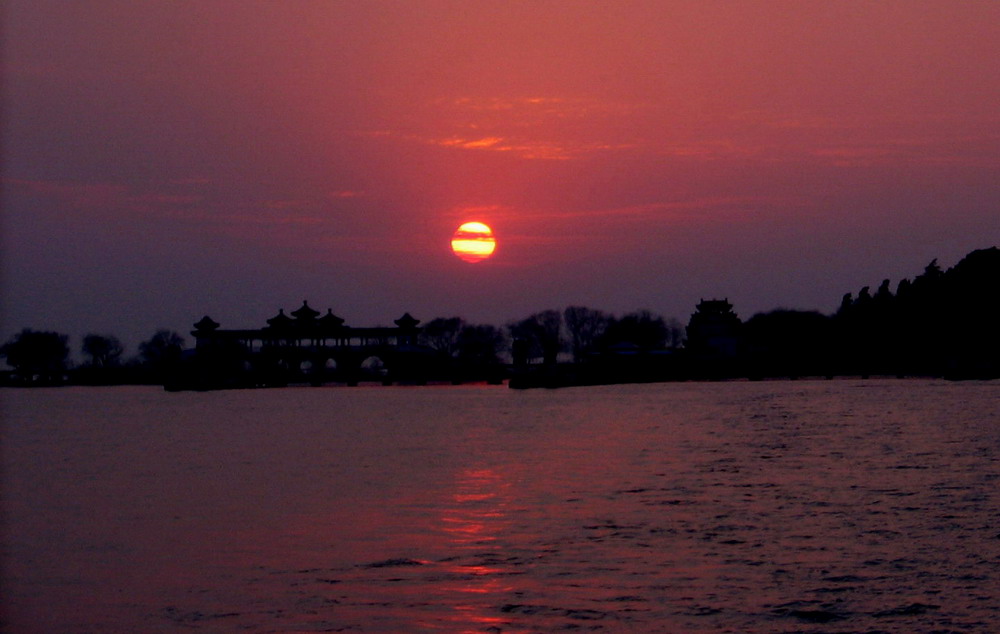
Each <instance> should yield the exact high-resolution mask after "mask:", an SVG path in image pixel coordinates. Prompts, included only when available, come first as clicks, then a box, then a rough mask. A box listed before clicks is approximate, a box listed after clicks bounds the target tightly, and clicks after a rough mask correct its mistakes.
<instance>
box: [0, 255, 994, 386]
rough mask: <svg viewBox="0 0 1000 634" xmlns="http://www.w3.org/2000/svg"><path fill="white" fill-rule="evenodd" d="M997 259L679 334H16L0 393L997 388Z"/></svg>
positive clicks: (639, 319)
mask: <svg viewBox="0 0 1000 634" xmlns="http://www.w3.org/2000/svg"><path fill="white" fill-rule="evenodd" d="M998 282H1000V249H997V248H996V247H992V248H989V249H981V250H977V251H973V252H972V253H970V254H968V255H967V256H966V257H964V258H963V259H962V260H961V261H960V262H959V263H958V264H956V265H955V266H954V267H952V268H950V269H948V270H942V269H941V268H940V267H939V266H938V264H937V261H936V260H935V261H932V262H931V263H930V264H928V265H927V267H925V269H924V271H923V272H922V273H921V274H920V275H918V276H916V277H915V278H914V279H913V280H909V279H904V280H901V281H900V282H899V283H898V284H897V286H896V289H895V291H893V290H892V288H891V283H890V281H889V280H884V281H883V282H882V283H881V285H879V287H878V288H877V289H876V290H875V291H874V292H872V291H871V289H870V288H869V287H864V288H862V289H860V291H858V292H857V294H854V293H847V294H845V295H844V297H843V299H842V301H841V304H840V308H839V309H838V310H837V312H836V313H834V314H832V315H824V314H822V313H819V312H816V311H801V310H785V309H777V310H773V311H771V312H767V313H759V314H757V315H754V316H752V317H750V318H749V319H748V320H746V321H742V320H741V319H740V318H739V316H738V315H737V313H736V312H735V311H734V307H733V306H732V305H731V304H730V303H729V301H728V300H726V299H709V300H704V299H703V300H702V301H701V302H699V304H698V305H697V306H696V307H695V311H694V313H693V314H692V315H691V317H690V319H689V321H688V324H687V326H686V327H684V326H682V325H681V324H680V322H678V321H677V320H676V319H665V318H663V317H661V316H659V315H656V314H653V313H650V312H649V311H636V312H633V313H628V314H626V315H622V316H620V317H616V316H613V315H610V314H607V313H605V312H603V311H601V310H597V309H591V308H587V307H583V306H571V307H569V308H567V309H565V310H564V311H556V310H546V311H542V312H539V313H535V314H533V315H530V316H528V317H526V318H525V319H522V320H519V321H515V322H511V323H509V324H507V325H506V326H505V327H503V328H498V327H496V326H492V325H488V324H469V323H466V322H465V321H464V320H463V319H461V318H459V317H449V318H436V319H433V320H431V321H429V322H427V323H426V324H424V325H423V326H421V325H420V321H419V320H417V319H414V318H413V317H412V316H410V315H409V314H405V315H403V316H402V317H400V318H399V319H397V320H396V321H395V326H394V327H387V328H386V327H377V328H370V327H352V326H347V325H346V324H345V323H344V320H343V319H341V318H340V317H337V316H336V315H334V314H333V312H332V311H330V310H328V311H327V313H326V314H325V315H324V314H321V313H320V312H319V311H316V310H314V309H313V308H311V307H310V306H309V305H308V303H306V302H303V304H302V306H301V307H300V308H298V309H297V310H295V311H293V312H291V313H290V314H289V315H286V314H285V312H284V311H283V310H282V311H279V313H278V314H277V315H275V316H274V317H272V318H271V319H268V320H267V325H266V326H263V327H261V328H258V329H242V330H227V329H223V328H221V326H220V324H218V323H216V322H215V321H214V320H212V319H211V318H210V317H208V316H205V317H203V318H202V319H201V320H200V321H198V322H197V323H196V324H195V325H194V328H195V329H194V330H193V331H192V332H191V335H192V336H193V337H194V339H195V345H194V347H193V348H187V349H185V347H184V346H185V341H184V338H183V337H182V336H181V335H179V334H178V333H174V332H171V331H168V330H160V331H157V332H156V333H155V334H154V335H153V336H152V337H151V338H150V339H149V340H148V341H145V342H143V343H142V344H141V345H140V347H139V354H138V356H136V357H134V358H132V359H129V360H127V361H124V362H123V361H122V355H123V347H122V345H121V344H120V343H119V342H118V340H117V339H116V338H115V337H113V336H110V335H96V334H91V335H88V336H87V337H85V338H84V340H83V345H82V348H81V351H82V353H83V354H84V356H85V357H86V359H87V361H86V362H85V363H84V364H81V365H79V366H77V367H71V364H70V363H69V362H68V359H69V351H70V350H69V345H68V337H67V336H66V335H61V334H59V333H54V332H38V331H33V330H30V329H25V330H24V331H22V332H21V333H19V334H18V335H16V336H15V337H13V338H12V339H11V340H10V341H8V342H7V343H6V344H4V345H3V346H2V347H0V356H3V357H4V358H5V359H6V361H7V363H8V365H10V366H11V367H12V368H13V369H12V370H10V371H7V372H4V373H0V384H2V385H9V386H42V385H48V386H51V385H67V384H73V385H121V384H152V385H163V386H164V387H165V388H167V389H169V390H182V389H195V390H206V389H226V388H251V387H280V386H287V385H326V384H344V385H357V384H359V383H364V382H377V383H382V384H393V383H396V384H400V383H402V384H414V385H421V384H427V383H439V382H450V383H463V382H476V381H485V382H490V383H502V382H503V381H504V380H509V385H510V387H512V388H530V387H561V386H571V385H598V384H611V383H637V382H653V381H681V380H724V379H738V378H745V379H766V378H799V377H829V378H833V377H836V376H857V377H868V376H876V375H878V376H898V377H904V376H920V377H946V378H950V379H995V378H1000V327H998V324H1000V319H998V314H997V308H996V306H998V305H1000V301H998V294H1000V290H998V289H1000V284H998Z"/></svg>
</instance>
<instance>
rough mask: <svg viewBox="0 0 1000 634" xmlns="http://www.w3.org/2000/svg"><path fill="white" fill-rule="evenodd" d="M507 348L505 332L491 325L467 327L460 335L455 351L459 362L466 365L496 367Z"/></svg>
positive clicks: (471, 325)
mask: <svg viewBox="0 0 1000 634" xmlns="http://www.w3.org/2000/svg"><path fill="white" fill-rule="evenodd" d="M505 347H506V340H505V339H504V336H503V332H502V331H501V330H500V329H499V328H497V327H496V326H491V325H489V324H470V325H465V326H464V327H463V328H462V330H461V331H460V332H459V333H458V339H457V341H456V345H455V349H456V354H457V356H458V359H459V361H461V362H462V363H464V364H466V365H475V366H495V365H498V364H499V363H500V358H499V356H498V355H499V354H500V352H501V351H502V350H503V349H504V348H505Z"/></svg>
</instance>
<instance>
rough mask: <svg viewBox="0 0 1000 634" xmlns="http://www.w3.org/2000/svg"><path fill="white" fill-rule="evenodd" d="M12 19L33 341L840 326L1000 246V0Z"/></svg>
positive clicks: (12, 286)
mask: <svg viewBox="0 0 1000 634" xmlns="http://www.w3.org/2000/svg"><path fill="white" fill-rule="evenodd" d="M2 11H3V33H2V40H3V55H2V60H3V84H2V90H3V104H2V105H3V111H2V113H3V119H2V126H3V128H2V129H3V146H2V152H3V163H2V177H3V190H2V210H3V217H2V222H3V225H2V228H3V234H2V239H3V293H2V294H3V312H2V315H3V322H2V330H3V332H2V334H3V339H4V340H6V338H7V337H8V336H9V335H10V334H11V333H13V332H16V331H17V330H19V329H20V328H22V327H25V326H29V327H34V328H48V329H57V330H60V331H62V332H67V333H70V334H71V335H73V336H74V338H75V340H74V342H72V345H73V347H74V348H77V347H78V344H79V337H80V336H81V335H82V334H85V333H86V332H92V331H96V332H102V333H112V334H117V335H118V336H120V337H122V338H123V339H125V340H127V341H128V342H129V343H130V344H134V343H136V342H137V341H138V340H139V339H141V338H147V337H148V336H149V335H150V334H151V333H152V332H153V330H154V329H155V328H157V327H161V326H163V327H168V328H172V329H176V330H179V331H181V332H182V333H184V334H186V333H187V331H188V330H189V329H190V325H191V324H192V323H193V322H194V321H196V320H197V319H198V318H200V317H201V316H202V315H203V314H205V313H208V314H210V315H211V316H212V317H213V318H215V319H216V320H217V321H220V322H222V324H223V327H256V326H259V325H262V324H263V320H264V319H266V318H267V317H270V316H272V315H273V314H274V313H276V312H277V309H278V308H279V307H285V308H295V307H296V306H298V305H299V304H300V303H301V301H302V299H308V300H309V301H310V304H311V305H313V306H314V307H316V308H318V309H322V310H325V309H326V308H332V309H333V310H334V312H336V313H338V314H340V315H341V316H343V317H344V318H346V319H347V322H348V324H349V325H373V324H377V323H381V324H388V323H391V321H392V320H393V319H395V318H396V317H398V316H399V315H400V314H402V313H403V312H404V311H409V312H411V313H413V314H414V315H415V316H416V317H418V318H420V319H423V320H429V319H431V318H433V317H437V316H450V315H461V316H464V317H466V318H468V319H470V320H473V321H483V322H490V323H494V324H502V323H503V322H505V321H507V320H509V319H512V318H517V317H523V316H526V315H527V314H529V313H531V312H535V311H537V310H542V309H546V308H561V307H564V306H567V305H570V304H584V305H589V306H591V307H595V308H602V309H605V310H608V311H612V312H617V313H622V312H625V311H630V310H634V309H638V308H648V309H651V310H653V311H656V312H659V313H661V314H664V315H666V316H675V317H678V318H679V319H681V321H683V322H686V321H687V318H688V316H689V315H690V313H691V312H692V310H693V308H694V305H695V304H696V303H697V301H698V300H699V299H700V298H702V297H705V298H709V297H728V298H729V299H730V300H731V301H732V302H733V303H734V304H735V307H736V311H737V313H738V314H740V316H741V317H743V318H748V317H750V316H751V315H752V314H753V313H755V312H758V311H762V310H769V309H772V308H776V307H779V306H783V307H791V308H804V309H819V310H822V311H824V312H831V311H833V310H834V309H835V308H836V306H837V304H838V303H839V300H840V297H841V295H843V294H844V293H846V292H849V291H857V290H858V289H859V288H860V287H861V286H864V285H872V286H875V285H877V284H878V283H879V282H880V281H881V280H882V279H883V278H885V277H890V278H892V279H893V282H895V281H897V280H898V279H899V278H900V277H906V276H913V275H915V274H917V273H919V272H920V271H921V270H922V269H923V266H924V265H925V264H927V263H928V262H929V261H930V260H931V259H932V258H940V261H941V263H942V265H943V266H946V267H947V266H951V265H953V264H954V263H955V262H956V261H957V260H958V259H959V258H960V257H961V256H962V255H964V254H965V253H967V252H968V251H971V250H973V249H976V248H983V247H988V246H993V245H997V244H998V243H1000V205H998V203H1000V178H998V174H1000V110H998V107H997V106H998V104H1000V3H996V2H987V1H983V2H953V1H952V0H940V1H938V0H934V1H921V0H905V1H899V2H892V1H886V2H877V3H876V2H862V1H860V0H856V1H846V2H800V1H796V2H784V1H780V0H766V1H753V0H746V1H741V2H711V1H705V0H697V1H695V0H692V1H690V2H681V1H669V0H656V1H648V2H630V1H623V2H614V3H594V2H579V3H576V2H544V1H542V2H523V3H521V2H516V3H515V2H495V3H494V2H474V3H470V2H464V1H462V2H458V1H456V2H441V1H430V2H425V1H421V2H409V1H398V2H327V1H322V2H320V1H317V2H281V3H272V2H246V1H243V0H239V1H229V0H226V1H211V0H209V1H207V2H198V3H181V4H178V3H176V2H159V1H155V0H154V1H144V2H131V1H122V2H85V3H83V2H81V3H66V2H54V1H51V2H50V1H41V2H39V1H37V0H30V1H29V0H11V1H8V2H7V3H5V5H4V9H3V10H2ZM467 220H480V221H483V222H486V223H488V224H490V225H491V226H492V227H493V229H494V231H495V233H496V236H497V240H498V248H497V252H496V254H495V256H494V257H493V258H491V259H490V260H488V261H485V262H481V263H477V264H468V263H465V262H462V261H461V260H459V259H457V258H455V257H454V256H453V255H452V254H451V253H450V250H449V241H450V238H451V234H452V232H453V231H454V230H455V228H456V227H457V226H458V225H459V224H460V223H461V222H463V221H467ZM131 351H134V348H132V350H131Z"/></svg>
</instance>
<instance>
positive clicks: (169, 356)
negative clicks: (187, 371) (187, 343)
mask: <svg viewBox="0 0 1000 634" xmlns="http://www.w3.org/2000/svg"><path fill="white" fill-rule="evenodd" d="M183 349H184V338H183V337H181V336H180V335H179V334H177V333H176V332H174V331H172V330H164V329H161V330H157V331H156V333H155V334H154V335H153V336H152V337H151V338H150V339H149V340H147V341H143V342H142V343H140V344H139V357H140V358H141V359H142V364H143V366H145V368H146V370H147V371H148V372H149V373H150V378H151V379H152V380H153V381H156V382H162V381H163V380H164V379H166V378H167V376H168V375H169V374H170V373H171V372H173V371H174V370H175V369H176V368H177V366H178V364H179V363H180V359H181V352H182V351H183Z"/></svg>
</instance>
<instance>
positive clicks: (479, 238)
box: [451, 222, 497, 262]
mask: <svg viewBox="0 0 1000 634" xmlns="http://www.w3.org/2000/svg"><path fill="white" fill-rule="evenodd" d="M496 248H497V241H496V238H495V237H493V230H492V229H490V228H489V227H488V226H487V225H484V224H483V223H481V222H466V223H464V224H463V225H462V226H461V227H459V228H458V229H456V230H455V235H453V236H452V237H451V250H452V251H454V252H455V255H457V256H458V257H460V258H462V259H463V260H465V261H466V262H479V261H481V260H485V259H486V258H488V257H490V256H491V255H493V252H494V251H495V250H496Z"/></svg>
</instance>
